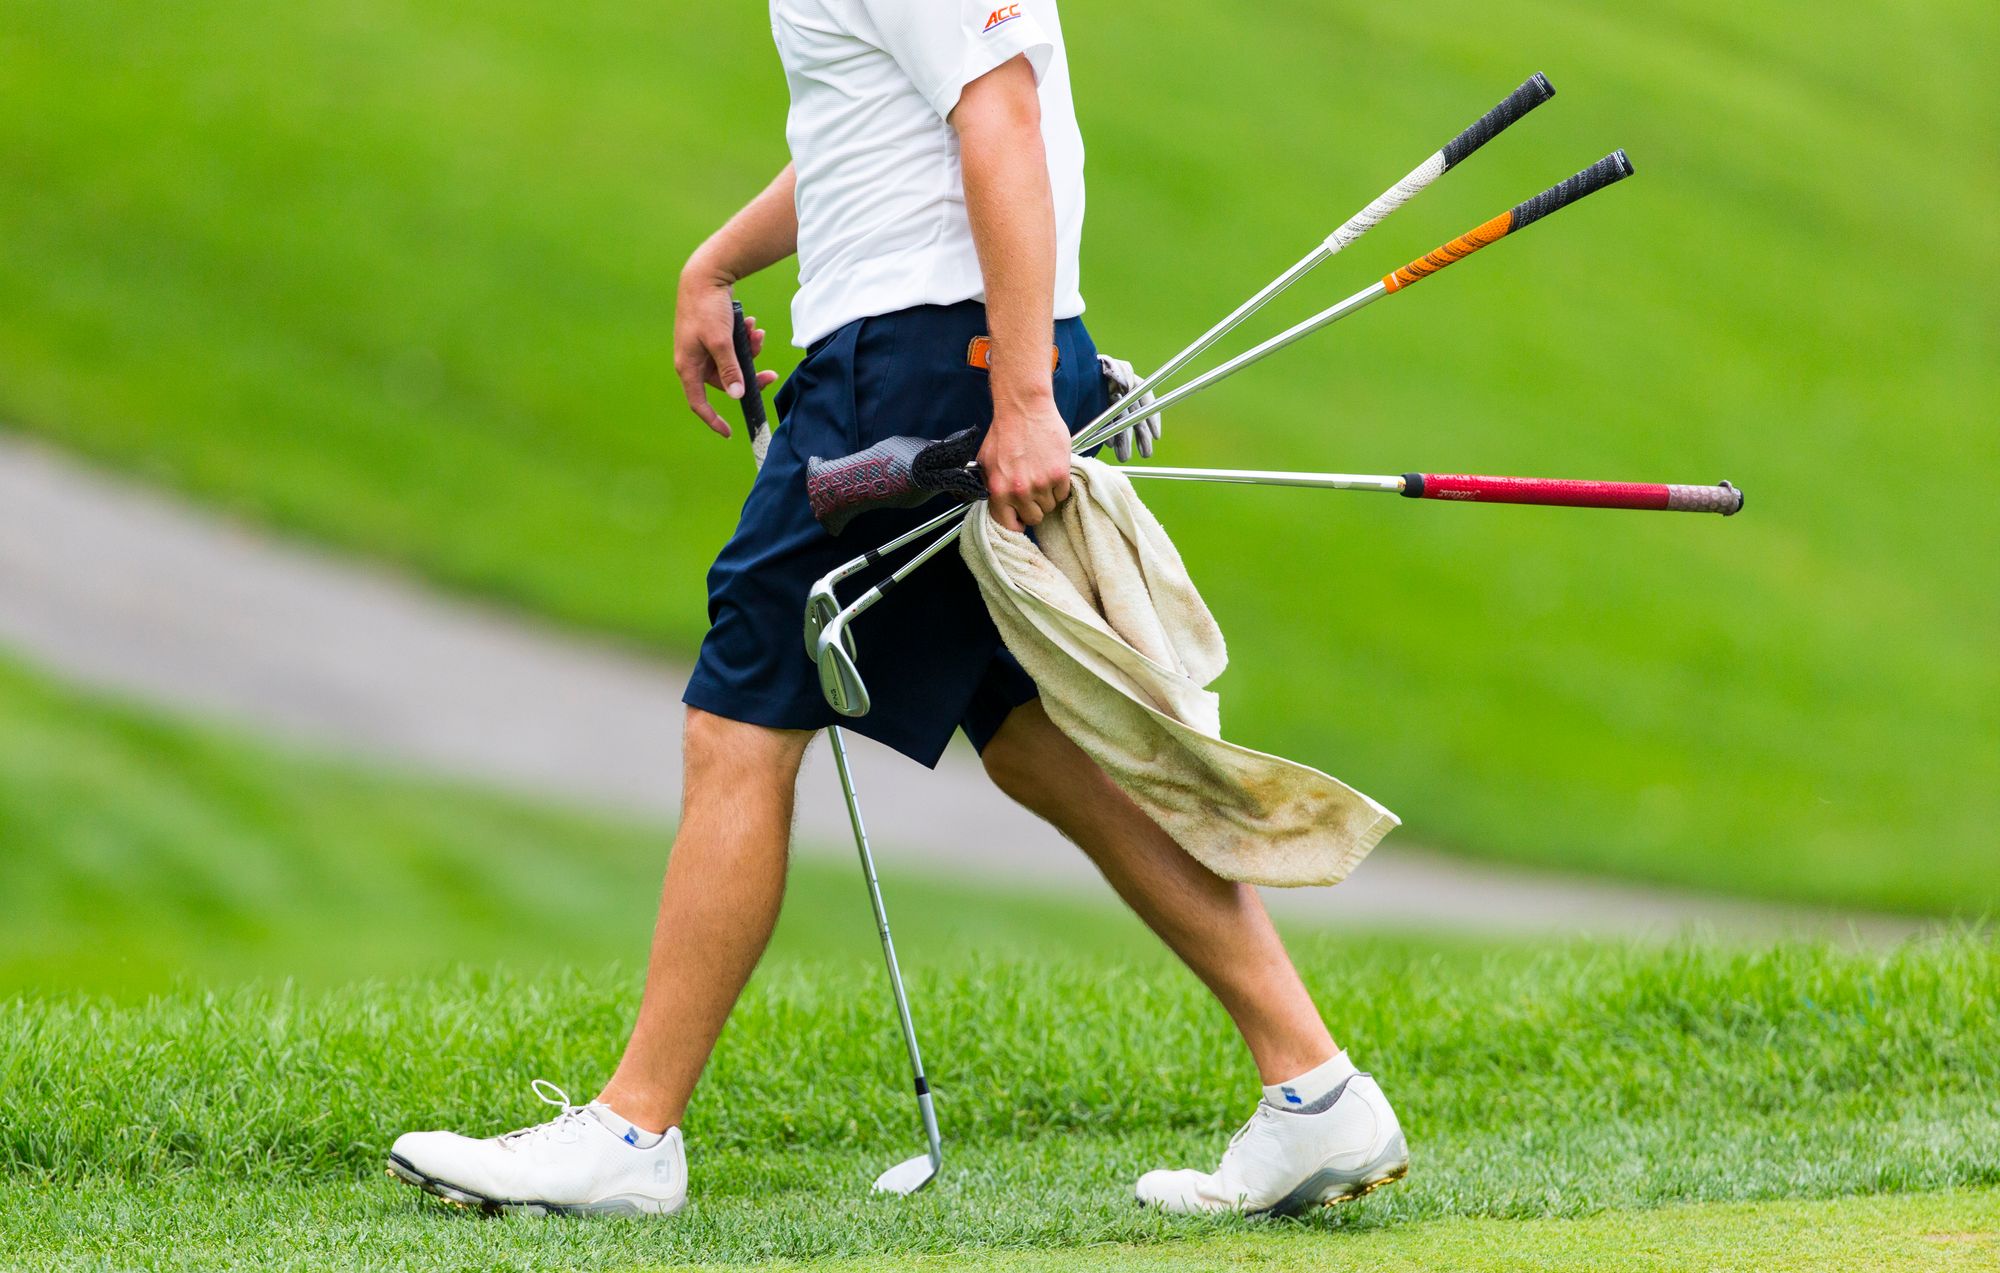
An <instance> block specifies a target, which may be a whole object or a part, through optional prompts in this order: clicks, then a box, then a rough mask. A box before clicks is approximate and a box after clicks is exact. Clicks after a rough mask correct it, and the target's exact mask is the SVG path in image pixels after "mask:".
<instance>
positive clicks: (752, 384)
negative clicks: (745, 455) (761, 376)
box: [729, 300, 769, 454]
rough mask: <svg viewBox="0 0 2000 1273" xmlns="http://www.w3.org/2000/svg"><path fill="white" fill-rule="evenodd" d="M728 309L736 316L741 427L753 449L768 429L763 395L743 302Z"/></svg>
mask: <svg viewBox="0 0 2000 1273" xmlns="http://www.w3.org/2000/svg"><path fill="white" fill-rule="evenodd" d="M729 308H730V311H731V312H732V313H734V314H735V316H736V326H735V330H734V334H733V340H734V343H735V345H736V369H737V370H738V371H740V372H742V373H743V427H744V428H746V429H748V430H749V431H750V445H751V446H753V447H754V446H756V445H757V440H758V439H759V438H761V437H763V436H764V431H765V430H766V429H767V428H768V427H769V422H768V421H767V419H766V418H765V415H764V393H763V391H762V390H761V389H759V388H758V387H757V359H756V357H755V355H753V354H752V353H751V352H750V324H749V322H748V321H746V320H745V319H744V317H743V302H742V301H738V300H732V301H730V302H729ZM759 453H760V454H761V450H760V452H759Z"/></svg>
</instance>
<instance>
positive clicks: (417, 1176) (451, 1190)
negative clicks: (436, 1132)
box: [388, 1154, 686, 1216]
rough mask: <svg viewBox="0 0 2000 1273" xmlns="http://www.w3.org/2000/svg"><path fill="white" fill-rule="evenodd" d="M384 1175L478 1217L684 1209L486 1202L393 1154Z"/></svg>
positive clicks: (612, 1202)
mask: <svg viewBox="0 0 2000 1273" xmlns="http://www.w3.org/2000/svg"><path fill="white" fill-rule="evenodd" d="M388 1175H389V1177H390V1179H392V1180H400V1181H402V1182H403V1183H404V1184H409V1185H415V1186H416V1187H417V1188H419V1189H421V1190H423V1191H424V1192H425V1193H427V1194H430V1195H431V1196H433V1197H436V1198H442V1199H444V1200H445V1201H446V1202H448V1203H450V1204H452V1205H453V1206H455V1207H463V1208H465V1209H466V1210H468V1211H477V1212H479V1213H480V1214H482V1215H489V1216H497V1215H523V1216H670V1215H673V1214H674V1213H675V1212H677V1211H679V1210H680V1209H681V1207H683V1206H685V1205H686V1199H682V1200H681V1201H680V1202H678V1203H675V1204H674V1205H673V1206H666V1205H664V1204H660V1205H654V1206H648V1205H646V1204H644V1203H640V1202H634V1201H632V1200H630V1199H625V1198H613V1199H608V1200H606V1201H603V1202H575V1203H572V1202H535V1201H531V1200H527V1199H520V1198H489V1197H487V1196H485V1195H484V1194H477V1193H473V1192H472V1191H471V1190H469V1189H461V1188H459V1187H458V1186H457V1185H454V1184H451V1183H449V1182H448V1181H443V1180H439V1179H438V1178H437V1177H436V1176H430V1175H426V1174H425V1173H424V1172H422V1171H419V1170H418V1169H417V1167H416V1165H415V1164H414V1163H412V1162H410V1160H409V1159H407V1158H403V1157H400V1156H398V1155H396V1154H390V1155H389V1169H388Z"/></svg>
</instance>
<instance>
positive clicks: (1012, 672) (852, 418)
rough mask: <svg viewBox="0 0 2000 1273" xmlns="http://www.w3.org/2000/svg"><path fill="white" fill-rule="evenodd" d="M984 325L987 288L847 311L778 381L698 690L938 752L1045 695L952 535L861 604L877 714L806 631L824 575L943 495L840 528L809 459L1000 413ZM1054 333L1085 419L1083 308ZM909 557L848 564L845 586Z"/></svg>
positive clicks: (1068, 404)
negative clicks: (837, 691) (850, 712)
mask: <svg viewBox="0 0 2000 1273" xmlns="http://www.w3.org/2000/svg"><path fill="white" fill-rule="evenodd" d="M985 333H986V308H985V306H984V305H982V304H980V303H979V302H977V301H965V302H962V303H960V304H957V305H922V306H918V307H916V308H914V309H906V310H901V311H899V312H897V313H893V314H884V315H881V316H879V317H875V318H864V319H861V320H859V321H858V322H853V323H849V324H848V325H847V326H845V327H842V328H841V329H840V330H838V331H836V332H834V333H833V334H832V335H830V336H827V337H825V338H823V339H821V340H819V341H817V342H815V343H814V345H813V347H812V348H811V349H809V350H807V351H806V357H805V361H804V362H802V363H800V364H799V366H798V369H797V370H796V371H794V372H793V373H792V375H791V378H790V379H788V380H786V381H785V384H784V387H783V388H782V389H780V390H779V391H778V398H777V404H776V405H777V409H778V419H779V421H780V422H781V424H780V427H779V429H778V430H777V432H776V433H775V434H774V435H772V439H771V450H770V454H769V455H768V457H767V458H766V459H765V461H764V467H763V470H762V471H761V472H759V473H758V475H757V480H756V482H755V483H754V484H753V485H752V486H751V488H750V495H749V498H748V499H746V500H745V501H744V502H743V513H742V516H741V518H740V519H739V520H738V521H737V524H736V533H735V534H734V535H732V536H731V537H730V540H729V543H728V544H727V545H726V546H725V547H724V548H723V550H722V555H721V556H719V557H717V558H716V559H715V565H714V566H713V567H711V568H710V570H709V572H708V618H709V629H708V635H707V636H706V637H705V638H703V640H702V643H701V658H700V659H699V660H698V661H697V662H696V664H695V670H694V677H693V679H692V680H690V681H689V682H688V688H687V693H686V695H685V700H686V702H687V703H688V704H689V705H690V706H692V707H698V708H700V709H701V710H703V711H706V712H713V713H715V714H716V715H718V716H725V717H728V718H729V719H731V720H740V721H746V722H748V723H750V724H753V725H766V726H770V727H772V728H777V729H820V728H823V727H825V726H827V725H841V726H844V727H846V728H849V729H852V730H854V731H855V732H856V733H861V734H866V735H867V736H868V737H870V738H873V739H876V740H877V741H879V742H883V743H886V744H888V745H889V746H891V747H893V748H895V749H896V750H897V751H900V752H902V753H903V754H904V755H906V756H908V757H910V758H911V759H912V760H915V761H918V762H919V763H921V764H925V765H935V764H937V761H938V757H939V756H941V755H943V754H944V748H945V744H946V743H948V742H950V741H951V731H952V730H953V729H954V728H962V729H964V730H965V733H966V736H967V737H968V738H970V739H971V740H972V743H973V745H974V746H975V747H978V748H980V749H981V750H984V749H985V747H986V744H987V743H988V742H989V741H990V740H991V739H992V737H993V735H994V733H995V732H997V731H998V730H999V728H1000V725H1001V722H1003V721H1005V720H1006V719H1007V715H1008V713H1010V712H1012V711H1013V710H1014V709H1015V708H1016V707H1019V706H1020V705H1021V704H1023V703H1025V702H1027V701H1029V700H1030V699H1032V698H1034V697H1035V684H1034V682H1033V681H1032V680H1030V679H1029V678H1028V675H1027V673H1025V672H1023V671H1022V670H1021V665H1020V664H1018V663H1016V662H1015V661H1014V658H1013V656H1012V655H1010V654H1008V653H1007V651H1006V650H1005V648H1003V647H1002V646H1001V644H1000V634H999V632H997V631H996V630H995V629H994V627H993V621H992V619H990V618H989V617H987V614H986V604H985V602H983V601H981V600H980V598H979V590H978V588H977V587H975V586H974V585H973V582H972V577H971V575H970V574H968V573H967V571H966V569H965V564H964V563H963V562H962V561H960V560H959V558H958V553H957V552H956V551H947V552H944V553H940V554H939V555H938V556H937V557H935V558H933V559H932V560H930V561H928V562H926V563H925V564H924V565H922V566H920V567H918V569H917V571H916V573H914V574H912V575H911V576H910V577H909V579H908V580H907V581H905V582H904V583H903V584H902V585H901V586H900V587H899V588H897V589H896V590H894V591H892V592H890V593H889V594H888V596H886V597H885V598H884V599H883V600H882V602H881V604H879V605H877V606H876V607H875V608H874V609H872V610H870V611H869V612H868V613H867V615H866V616H865V617H863V618H861V619H859V620H857V621H856V623H855V625H854V635H855V641H856V643H857V644H858V645H859V647H860V650H861V657H860V659H859V661H858V665H859V668H860V671H861V675H862V677H863V678H864V679H865V680H866V681H867V683H868V692H869V695H870V697H871V698H872V699H873V702H874V707H873V710H871V711H870V712H869V713H868V714H867V715H866V716H862V717H859V718H856V719H852V720H850V719H848V718H847V717H844V716H841V715H839V714H837V713H835V712H834V710H833V709H832V708H831V707H828V706H827V705H826V700H825V699H824V698H822V697H821V696H820V688H819V670H818V668H817V667H816V666H815V665H814V663H813V661H812V659H811V658H810V657H808V656H807V654H806V650H805V642H804V637H803V635H802V633H803V627H804V621H805V607H806V593H807V592H808V591H809V590H810V589H811V588H812V585H813V583H814V582H815V581H816V580H818V579H819V578H820V577H821V576H822V575H824V574H826V573H827V572H828V571H829V570H832V569H833V568H834V567H835V566H838V565H840V564H841V563H843V562H845V561H848V560H850V559H852V558H854V557H857V556H859V555H861V554H862V553H863V552H866V551H867V550H868V549H870V548H873V547H875V546H877V545H878V544H881V543H883V542H885V541H886V540H888V539H891V538H893V537H894V536H896V535H898V534H901V533H902V532H903V531H906V530H909V529H911V528H913V527H915V526H917V525H919V524H920V523H922V522H923V521H925V520H927V519H929V518H931V517H934V516H936V515H937V513H938V512H939V511H940V510H941V509H943V508H944V507H945V505H944V504H942V503H940V502H938V501H935V500H934V501H932V502H931V503H930V504H929V505H927V506H925V507H923V508H918V509H883V510H880V511H877V512H873V513H867V514H864V515H863V516H861V517H858V518H856V519H855V520H854V521H853V522H852V523H851V524H850V525H849V526H848V527H847V529H846V530H845V531H844V532H842V534H841V535H840V537H839V538H835V537H834V536H832V535H829V534H827V533H826V532H825V531H824V530H822V529H820V525H819V523H818V522H816V521H814V520H813V515H812V508H811V506H810V505H809V504H808V503H807V502H806V484H805V483H806V460H807V459H808V458H809V457H811V456H815V455H817V456H823V457H825V458H828V459H832V458H834V457H837V456H842V455H848V454H851V453H853V452H855V451H859V450H861V449H862V448H863V447H867V446H872V445H874V444H875V443H877V442H879V441H881V440H882V439H884V438H889V437H895V436H897V435H899V434H900V435H916V436H920V437H927V438H942V437H944V436H946V435H947V434H950V433H955V432H957V431H958V430H960V429H963V428H965V427H966V426H967V425H977V426H980V427H982V428H983V427H985V426H986V425H988V424H990V423H992V420H993V398H992V394H991V391H990V390H989V388H988V386H987V379H986V376H987V373H986V372H985V371H983V370H980V369H979V368H977V367H974V366H971V365H970V364H969V363H968V362H967V352H968V349H969V347H970V345H971V343H972V339H973V337H975V336H981V335H984V334H985ZM1055 340H1056V348H1057V351H1058V364H1057V367H1056V372H1055V396H1056V406H1057V408H1058V409H1059V410H1060V411H1061V412H1062V415H1063V419H1065V420H1067V421H1068V422H1069V426H1070V429H1071V430H1072V431H1074V430H1076V429H1078V428H1080V427H1082V426H1083V425H1084V424H1086V423H1088V422H1089V421H1090V420H1091V419H1092V418H1094V417H1095V416H1096V415H1097V414H1098V413H1099V412H1101V411H1102V410H1103V409H1104V406H1105V404H1106V398H1105V391H1104V384H1103V380H1102V378H1101V376H1100V375H1099V372H1098V368H1097V348H1096V346H1095V345H1093V344H1092V343H1091V340H1090V333H1089V332H1087V331H1085V330H1084V326H1083V320H1082V319H1078V318H1070V319H1063V320H1060V321H1058V322H1057V323H1056V325H1055ZM913 547H914V546H913ZM904 557H905V554H903V553H897V554H895V555H894V556H893V557H892V558H891V560H890V561H889V562H888V563H887V564H886V565H883V566H878V567H875V568H873V569H871V570H869V571H866V572H863V573H862V574H860V575H856V576H855V577H854V578H852V579H849V580H847V581H845V582H844V583H843V584H841V586H840V599H841V601H842V602H843V603H845V602H849V601H852V600H853V599H854V598H856V597H858V596H860V595H861V593H862V592H863V591H864V590H865V589H867V588H868V587H869V586H871V585H873V584H874V583H875V582H876V580H878V579H880V578H881V577H882V576H883V575H884V574H886V573H887V572H888V571H889V570H891V569H893V568H894V567H895V566H896V565H897V564H898V563H900V562H901V561H902V560H904Z"/></svg>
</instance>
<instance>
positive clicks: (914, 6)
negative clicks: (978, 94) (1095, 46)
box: [861, 0, 1055, 118]
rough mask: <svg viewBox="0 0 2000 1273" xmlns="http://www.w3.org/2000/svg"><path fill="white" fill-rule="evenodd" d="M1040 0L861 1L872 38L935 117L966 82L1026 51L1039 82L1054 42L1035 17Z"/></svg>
mask: <svg viewBox="0 0 2000 1273" xmlns="http://www.w3.org/2000/svg"><path fill="white" fill-rule="evenodd" d="M1037 3H1038V0H861V7H862V9H863V10H865V11H866V13H867V15H868V18H869V19H870V21H871V23H872V25H873V27H874V30H873V31H871V32H870V33H869V34H870V35H871V36H872V37H873V39H874V41H875V43H876V44H877V45H879V47H880V48H881V49H882V50H883V52H885V53H887V54H888V55H889V56H890V57H892V58H894V59H895V60H896V65H898V66H900V67H902V68H903V73H904V74H906V75H908V76H909V77H910V81H911V83H913V84H915V85H916V86H917V91H918V92H920V93H922V94H923V95H924V100H925V101H927V102H929V103H930V104H931V109H933V110H935V111H936V112H937V113H938V117H939V118H944V117H946V116H948V115H950V114H951V112H952V108H954V107H956V106H957V105H958V98H959V94H960V93H962V92H963V91H964V90H965V86H966V85H967V84H970V83H972V81H974V80H976V79H978V78H979V77H980V76H982V75H984V74H986V73H987V72H988V71H990V70H992V69H993V68H994V67H996V66H999V65H1001V64H1002V63H1004V62H1006V61H1008V60H1009V59H1010V58H1014V57H1017V56H1019V55H1022V54H1026V55H1027V58H1028V64H1029V65H1030V66H1031V67H1033V68H1034V72H1035V82H1036V83H1037V84H1039V83H1041V82H1042V75H1043V74H1044V73H1045V72H1046V71H1047V70H1048V66H1049V61H1050V59H1051V58H1052V57H1053V56H1054V55H1055V41H1053V40H1051V39H1050V38H1049V37H1048V33H1047V32H1046V31H1044V30H1043V28H1042V24H1041V23H1040V22H1039V21H1037V20H1036V18H1035V15H1034V12H1033V9H1034V8H1035V7H1036V4H1037Z"/></svg>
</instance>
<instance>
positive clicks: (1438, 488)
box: [1403, 473, 1743, 517]
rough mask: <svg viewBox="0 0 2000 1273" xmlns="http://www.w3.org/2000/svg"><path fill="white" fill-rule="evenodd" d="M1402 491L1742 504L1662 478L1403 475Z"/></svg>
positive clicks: (1734, 497) (1724, 492) (1496, 500)
mask: <svg viewBox="0 0 2000 1273" xmlns="http://www.w3.org/2000/svg"><path fill="white" fill-rule="evenodd" d="M1403 494H1405V495H1407V496H1409V497H1410V498H1412V499H1449V500H1461V501H1464V502H1467V503H1479V504H1554V505H1559V506H1561V507H1564V508H1646V509H1660V510H1665V511H1671V512H1686V513H1721V514H1722V515H1723V516H1725V517H1727V516H1729V515H1730V514H1731V513H1734V512H1736V511H1737V510H1738V509H1740V508H1742V507H1743V492H1741V491H1739V490H1737V489H1736V488H1735V487H1734V486H1731V485H1730V484H1729V483H1727V482H1723V483H1721V484H1720V485H1717V486H1670V485H1667V484H1666V483H1662V482H1583V481H1574V480H1571V479H1568V478H1559V477H1475V476H1473V475H1472V474H1469V473H1405V474H1404V475H1403Z"/></svg>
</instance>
